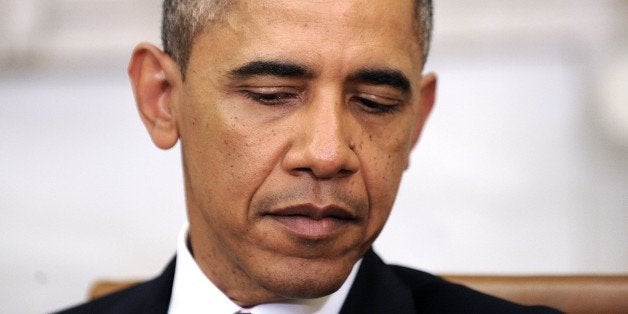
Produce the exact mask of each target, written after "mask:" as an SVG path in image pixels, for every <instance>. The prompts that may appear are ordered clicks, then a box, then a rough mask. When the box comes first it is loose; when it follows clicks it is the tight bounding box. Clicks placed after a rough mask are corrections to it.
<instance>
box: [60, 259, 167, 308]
mask: <svg viewBox="0 0 628 314" xmlns="http://www.w3.org/2000/svg"><path fill="white" fill-rule="evenodd" d="M175 263H176V262H175V260H174V259H173V260H172V261H171V262H170V263H169V264H168V266H167V267H166V268H165V270H164V271H163V272H162V273H161V275H159V276H158V277H156V278H154V279H152V280H149V281H146V282H142V283H139V284H137V285H135V286H132V287H129V288H127V289H124V290H121V291H118V292H114V293H112V294H108V295H105V296H103V297H101V298H98V299H95V300H92V301H90V302H87V303H83V304H80V305H78V306H75V307H72V308H68V309H65V310H62V311H60V312H58V313H59V314H82V313H103V314H108V313H111V314H113V313H116V314H118V313H122V314H124V313H166V312H167V311H168V305H169V303H170V294H171V290H172V282H173V279H174V266H175Z"/></svg>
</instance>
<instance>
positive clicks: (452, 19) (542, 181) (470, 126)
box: [0, 0, 628, 313]
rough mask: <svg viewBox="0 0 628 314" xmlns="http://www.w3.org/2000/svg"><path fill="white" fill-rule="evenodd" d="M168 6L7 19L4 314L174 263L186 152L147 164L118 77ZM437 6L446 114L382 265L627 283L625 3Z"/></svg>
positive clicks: (19, 11) (7, 0)
mask: <svg viewBox="0 0 628 314" xmlns="http://www.w3.org/2000/svg"><path fill="white" fill-rule="evenodd" d="M159 6H160V4H159V1H157V0H153V1H146V0H143V1H139V0H134V1H122V0H91V1H86V0H47V1H35V0H31V1H25V0H20V1H18V0H0V12H3V17H2V18H1V19H0V145H2V146H1V147H2V148H1V149H0V227H1V229H2V237H1V238H0V249H1V252H2V258H1V259H0V268H1V269H2V270H3V271H2V272H1V274H0V280H1V281H2V282H3V285H2V286H1V287H0V312H3V313H5V312H6V313H41V312H47V311H50V310H53V309H58V308H60V307H63V306H66V305H69V304H72V303H75V302H78V301H80V300H82V299H83V298H84V295H85V291H86V290H87V287H88V284H89V282H90V281H92V280H94V279H96V278H102V277H113V278H128V277H147V276H151V275H153V274H155V273H156V272H158V271H159V270H160V269H161V267H162V266H163V265H164V264H165V263H166V261H167V259H168V258H169V257H170V256H171V255H172V254H173V253H174V249H175V241H176V234H177V232H178V229H179V227H180V225H181V223H182V222H183V220H184V219H185V217H184V204H183V197H182V187H181V184H182V180H181V178H180V176H181V169H180V165H179V156H178V152H177V151H176V149H175V150H172V151H168V152H163V151H160V150H158V149H156V148H154V147H153V146H152V144H151V143H150V140H149V139H148V136H146V134H145V132H144V130H143V127H142V126H141V124H140V121H139V119H138V118H137V116H136V112H135V108H134V105H133V99H132V95H131V93H130V90H129V86H128V83H127V80H126V74H125V67H126V62H127V58H128V55H129V54H130V51H131V49H132V48H133V45H134V44H135V43H136V42H138V41H140V40H150V41H154V42H156V41H158V36H159V34H158V28H159ZM435 6H436V32H435V41H434V44H433V51H432V56H431V57H430V61H429V63H428V69H430V70H433V71H435V72H437V73H438V74H439V76H440V86H439V88H440V92H439V97H438V103H437V107H436V109H435V110H436V111H435V113H434V115H433V117H432V118H431V120H430V121H429V125H428V127H427V129H426V131H425V132H424V135H423V138H422V142H421V143H420V144H419V146H418V149H417V150H416V151H415V152H414V154H413V157H412V162H411V168H410V170H409V171H408V172H407V174H406V176H405V177H404V182H403V185H402V188H401V190H400V196H399V199H398V201H397V203H396V204H395V211H394V213H393V215H392V217H391V220H390V221H389V224H388V225H387V227H386V229H385V230H384V233H383V234H382V236H381V237H380V239H379V240H378V241H377V243H376V247H377V249H378V250H379V251H380V253H382V255H383V256H384V257H385V259H387V260H388V261H390V262H396V263H403V264H406V265H411V266H414V267H418V268H422V269H425V270H428V271H433V272H467V273H468V272H481V273H492V272H498V273H573V272H576V273H590V272H595V273H597V272H602V273H606V272H624V273H625V272H628V246H627V245H626V243H628V192H627V191H628V132H626V127H625V126H627V125H628V121H627V119H628V115H627V114H626V110H628V109H627V107H628V101H627V97H628V96H627V94H626V93H627V92H626V91H627V90H628V89H625V88H621V85H625V83H626V82H628V78H626V72H627V71H628V70H626V68H627V67H628V66H627V65H626V63H627V62H628V42H627V41H628V36H627V35H628V34H626V29H628V27H627V26H628V25H626V24H627V23H628V21H627V18H626V17H627V16H628V3H627V2H626V1H611V0H606V1H593V0H583V1H559V0H552V1H540V0H536V1H498V0H492V1H479V0H474V1H453V0H435ZM622 82H623V84H622ZM618 86H619V87H618Z"/></svg>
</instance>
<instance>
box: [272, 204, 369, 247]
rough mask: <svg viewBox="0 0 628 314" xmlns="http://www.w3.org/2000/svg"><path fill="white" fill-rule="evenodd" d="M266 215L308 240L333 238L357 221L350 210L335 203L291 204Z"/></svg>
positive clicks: (293, 233) (295, 234)
mask: <svg viewBox="0 0 628 314" xmlns="http://www.w3.org/2000/svg"><path fill="white" fill-rule="evenodd" d="M265 216H267V217H268V218H271V219H273V220H274V221H275V222H277V223H279V224H280V225H281V226H282V227H283V228H284V229H285V230H286V231H287V232H288V233H290V234H292V235H294V236H297V237H299V238H305V239H308V240H323V239H327V238H331V237H333V236H334V235H336V234H338V233H339V232H341V231H342V229H344V228H346V227H347V226H349V225H350V224H353V223H355V222H356V221H357V217H356V216H355V215H354V214H352V213H351V212H350V211H349V210H347V209H344V208H342V207H338V206H334V205H330V206H325V207H317V206H314V205H311V204H304V205H297V206H290V207H284V208H280V209H276V210H272V211H270V212H268V213H266V214H265Z"/></svg>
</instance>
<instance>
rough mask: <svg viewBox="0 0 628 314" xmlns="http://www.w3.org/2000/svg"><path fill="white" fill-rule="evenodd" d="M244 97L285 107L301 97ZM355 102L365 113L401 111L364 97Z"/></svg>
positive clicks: (283, 95) (258, 95)
mask: <svg viewBox="0 0 628 314" xmlns="http://www.w3.org/2000/svg"><path fill="white" fill-rule="evenodd" d="M243 93H244V96H245V97H246V98H249V99H251V100H253V101H256V102H258V103H261V104H263V105H267V106H277V105H283V104H285V103H286V101H288V100H292V99H296V98H298V97H299V96H298V95H296V94H291V93H255V92H252V91H243ZM352 100H353V101H357V102H358V103H360V105H361V106H362V107H363V108H364V110H365V111H367V112H369V113H372V114H392V113H395V112H398V111H399V105H398V104H395V105H385V104H382V103H379V102H376V101H372V100H370V99H367V98H364V97H352Z"/></svg>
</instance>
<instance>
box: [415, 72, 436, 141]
mask: <svg viewBox="0 0 628 314" xmlns="http://www.w3.org/2000/svg"><path fill="white" fill-rule="evenodd" d="M436 83H437V79H436V74H434V73H428V74H426V75H423V77H422V78H421V91H420V97H419V113H418V119H417V124H416V127H415V129H414V134H412V147H413V148H414V146H416V143H417V142H418V141H419V137H420V136H421V131H422V130H423V127H424V126H425V122H426V121H427V117H429V115H430V113H431V112H432V108H433V107H434V101H435V100H436V85H437V84H436Z"/></svg>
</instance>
